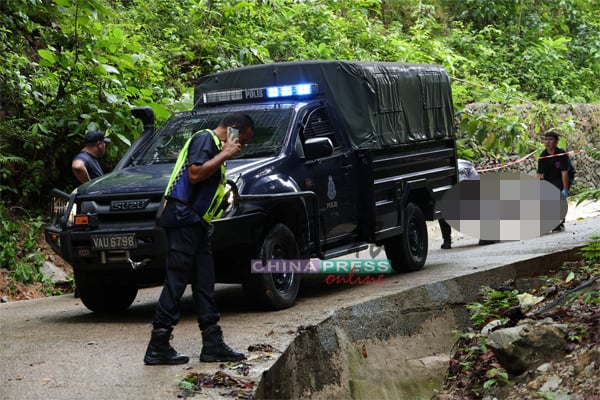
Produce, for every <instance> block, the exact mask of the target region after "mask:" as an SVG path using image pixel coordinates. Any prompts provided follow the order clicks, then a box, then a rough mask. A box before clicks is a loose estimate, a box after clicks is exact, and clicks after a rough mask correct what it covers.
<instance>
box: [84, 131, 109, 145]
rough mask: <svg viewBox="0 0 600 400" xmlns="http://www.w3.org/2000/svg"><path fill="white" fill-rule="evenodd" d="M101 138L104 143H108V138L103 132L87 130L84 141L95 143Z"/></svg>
mask: <svg viewBox="0 0 600 400" xmlns="http://www.w3.org/2000/svg"><path fill="white" fill-rule="evenodd" d="M101 140H102V141H103V142H104V143H110V139H109V138H105V137H104V133H102V132H100V131H87V133H86V134H85V142H86V143H96V142H99V141H101Z"/></svg>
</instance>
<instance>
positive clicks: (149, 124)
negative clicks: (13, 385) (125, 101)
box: [131, 106, 154, 133]
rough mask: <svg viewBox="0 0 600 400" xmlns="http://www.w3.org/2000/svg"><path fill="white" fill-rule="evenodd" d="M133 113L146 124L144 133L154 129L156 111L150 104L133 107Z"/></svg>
mask: <svg viewBox="0 0 600 400" xmlns="http://www.w3.org/2000/svg"><path fill="white" fill-rule="evenodd" d="M131 115H133V116H134V117H135V118H138V119H140V120H142V124H144V133H146V132H147V131H154V111H153V110H152V108H150V107H148V106H143V107H133V108H132V109H131Z"/></svg>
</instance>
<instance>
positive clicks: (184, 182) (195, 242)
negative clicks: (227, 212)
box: [144, 112, 254, 365]
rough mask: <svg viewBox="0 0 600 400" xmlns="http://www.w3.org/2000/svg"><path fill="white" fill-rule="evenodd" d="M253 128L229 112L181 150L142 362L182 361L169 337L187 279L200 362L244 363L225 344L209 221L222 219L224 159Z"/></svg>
mask: <svg viewBox="0 0 600 400" xmlns="http://www.w3.org/2000/svg"><path fill="white" fill-rule="evenodd" d="M253 132H254V122H253V121H252V119H250V117H249V116H247V115H246V114H243V113H239V112H234V113H230V114H227V115H226V116H225V117H224V118H223V120H222V121H221V122H220V123H219V126H217V127H216V128H215V129H214V130H213V131H211V130H208V129H207V130H203V131H200V132H198V133H196V134H195V135H193V136H192V137H191V138H190V139H189V140H188V142H187V143H186V144H185V146H184V148H183V149H182V151H181V153H180V155H179V157H178V159H177V162H176V164H175V168H174V170H173V173H172V174H171V179H170V181H169V184H168V186H167V189H166V191H165V199H166V205H165V208H164V211H163V212H162V215H161V217H160V224H161V226H162V227H164V228H165V230H166V233H167V244H168V253H167V269H166V278H165V282H164V285H163V290H162V292H161V295H160V297H159V299H158V304H157V306H156V312H155V314H154V319H153V320H152V327H153V329H152V335H151V338H150V343H149V344H148V348H147V350H146V354H145V356H144V363H145V364H149V365H158V364H184V363H187V362H188V361H189V358H188V357H187V356H185V355H183V354H179V353H177V351H175V349H173V347H171V345H170V343H169V341H170V338H171V332H172V331H173V327H174V326H175V325H176V324H177V322H179V318H180V311H179V303H180V301H181V296H182V295H183V292H184V290H185V288H186V286H187V284H188V283H191V285H192V298H193V301H194V305H195V307H196V313H197V320H198V326H199V327H200V330H201V332H202V345H203V346H202V351H201V353H200V361H203V362H214V361H240V360H242V359H244V358H245V356H244V354H242V353H238V352H236V351H234V350H232V349H231V348H230V347H229V346H227V345H226V344H225V342H224V340H223V333H222V331H221V327H220V326H219V325H218V322H219V319H220V314H219V312H218V310H217V306H216V303H215V300H214V283H215V273H214V267H213V259H212V253H211V249H210V224H211V221H212V219H213V218H218V215H219V210H220V209H221V205H222V202H223V199H224V197H223V196H224V188H225V186H224V185H225V182H224V181H225V178H226V177H225V172H226V171H225V161H226V160H228V159H229V158H231V157H233V156H234V155H236V154H238V153H239V152H240V151H241V150H242V146H243V145H245V144H246V143H247V142H248V141H249V140H250V138H251V137H252V134H253Z"/></svg>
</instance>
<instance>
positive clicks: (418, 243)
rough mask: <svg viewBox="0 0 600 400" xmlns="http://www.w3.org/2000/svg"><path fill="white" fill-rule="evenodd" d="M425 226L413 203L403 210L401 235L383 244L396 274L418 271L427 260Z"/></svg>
mask: <svg viewBox="0 0 600 400" xmlns="http://www.w3.org/2000/svg"><path fill="white" fill-rule="evenodd" d="M428 245H429V243H428V238H427V224H426V223H425V217H424V216H423V212H422V211H421V209H420V208H419V206H417V205H416V204H414V203H408V204H407V205H406V208H405V210H404V220H403V224H402V234H401V235H399V236H395V237H393V238H390V239H388V240H387V241H386V242H385V254H386V255H387V258H388V259H389V260H390V262H391V264H392V268H393V269H394V270H395V271H397V272H409V271H419V270H420V269H422V268H423V265H425V260H426V259H427V247H428Z"/></svg>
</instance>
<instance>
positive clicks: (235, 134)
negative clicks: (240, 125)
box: [227, 126, 240, 139]
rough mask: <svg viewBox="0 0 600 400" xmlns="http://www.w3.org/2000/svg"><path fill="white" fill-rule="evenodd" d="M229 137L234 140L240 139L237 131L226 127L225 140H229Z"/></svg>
mask: <svg viewBox="0 0 600 400" xmlns="http://www.w3.org/2000/svg"><path fill="white" fill-rule="evenodd" d="M231 135H233V137H234V138H236V139H239V138H240V131H239V129H237V128H232V127H231V126H228V127H227V138H229V137H230V136H231Z"/></svg>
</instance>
